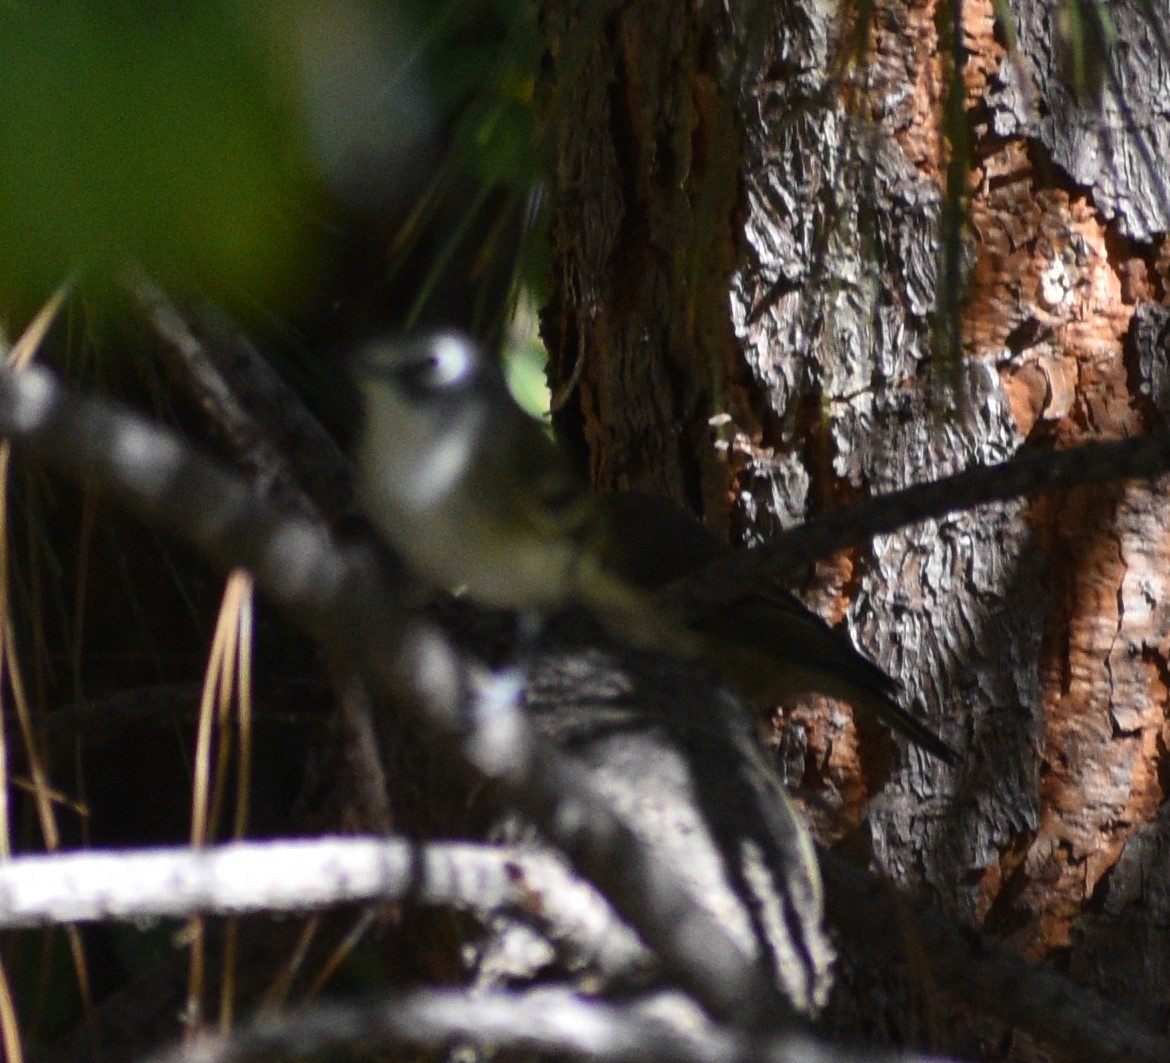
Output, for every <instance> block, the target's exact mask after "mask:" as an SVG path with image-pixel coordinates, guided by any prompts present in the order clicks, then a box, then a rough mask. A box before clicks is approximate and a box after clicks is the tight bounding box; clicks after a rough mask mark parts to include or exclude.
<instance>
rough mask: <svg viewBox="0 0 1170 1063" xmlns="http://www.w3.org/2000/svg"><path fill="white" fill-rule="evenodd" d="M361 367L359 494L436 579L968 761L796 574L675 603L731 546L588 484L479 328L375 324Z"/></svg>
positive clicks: (683, 518)
mask: <svg viewBox="0 0 1170 1063" xmlns="http://www.w3.org/2000/svg"><path fill="white" fill-rule="evenodd" d="M352 366H353V375H354V379H355V382H356V384H357V386H358V389H359V392H360V393H361V399H362V419H361V426H360V430H359V433H358V443H357V448H356V451H355V481H356V487H357V494H358V500H359V504H360V506H361V508H362V509H363V510H364V512H365V514H366V516H367V517H368V518H369V520H370V521H371V522H372V523H373V525H374V527H375V528H376V529H377V530H378V532H379V533H380V534H381V535H382V536H383V537H384V538H385V539H386V540H387V542H388V543H389V544H390V545H391V546H392V547H393V548H394V549H395V550H396V551H397V552H398V553H399V554H400V555H401V556H402V558H403V559H404V560H405V561H406V562H407V563H408V564H409V565H410V566H411V567H412V568H413V569H414V570H415V571H416V572H417V574H418V575H419V576H421V577H422V578H423V579H424V580H425V581H427V582H429V583H431V584H434V585H436V586H439V587H443V588H446V589H448V590H456V589H462V590H464V591H465V592H466V593H467V594H468V595H469V596H470V597H472V598H473V599H476V600H478V601H480V602H481V603H482V604H484V605H489V606H495V607H502V608H506V609H512V610H516V611H518V612H520V613H522V614H525V615H528V616H532V615H539V616H547V615H551V614H553V613H556V612H558V611H562V610H564V609H566V608H569V607H573V606H579V607H582V608H584V609H585V610H586V611H587V612H589V613H590V614H592V615H593V616H594V617H595V618H596V619H597V620H598V621H599V622H600V623H601V624H602V626H603V627H605V628H606V629H607V630H609V631H610V633H611V634H613V635H615V636H616V637H618V638H620V639H625V640H627V641H630V642H632V643H633V644H635V645H638V646H640V647H642V648H649V649H655V650H668V651H671V652H677V653H679V654H682V655H686V656H694V655H696V654H704V655H706V656H707V657H709V658H710V659H711V660H712V661H713V663H715V665H716V666H717V667H721V668H722V670H723V672H724V674H725V675H726V677H727V678H728V679H729V680H730V681H731V682H732V683H733V685H735V686H736V687H737V688H738V689H740V691H741V692H742V693H744V694H746V695H747V696H748V697H749V698H751V699H753V700H757V701H766V702H769V703H777V702H783V701H789V700H791V699H792V698H793V697H795V696H798V695H801V694H807V693H823V694H828V695H830V696H834V697H838V698H840V699H841V700H843V701H846V702H847V703H849V704H851V705H853V706H855V707H857V708H860V709H863V710H867V711H870V712H872V713H873V714H874V715H876V716H877V717H878V718H879V719H881V720H883V721H884V722H885V723H886V724H887V725H889V726H890V727H892V728H894V729H895V730H897V731H899V732H901V733H902V734H904V735H905V736H906V737H907V738H909V739H910V740H911V741H912V742H914V743H915V744H916V745H918V746H920V747H921V748H922V749H924V750H925V751H926V752H928V753H930V754H931V755H932V756H934V757H937V758H938V759H939V760H942V761H944V762H945V763H947V764H954V763H955V762H956V760H957V757H956V754H955V752H954V750H952V749H951V748H950V747H949V746H948V745H947V744H946V743H944V742H943V741H942V740H941V739H940V738H939V737H938V736H937V735H935V734H934V733H933V732H932V731H931V730H930V729H929V728H928V727H927V726H926V725H925V724H923V723H921V722H920V721H918V720H917V719H916V718H914V717H912V716H910V715H909V714H908V713H907V712H906V711H905V710H904V709H903V708H902V707H901V705H900V704H899V703H898V701H897V695H898V690H899V688H898V684H897V683H896V682H895V680H893V679H892V678H891V677H890V676H888V675H887V674H886V673H885V672H884V671H883V670H882V669H881V668H880V667H878V665H876V664H874V663H873V662H872V661H870V660H869V659H868V658H866V657H864V656H863V655H862V654H860V653H858V651H857V650H856V649H854V647H853V646H852V645H851V644H850V643H849V642H848V640H846V639H845V638H844V637H842V636H841V635H840V634H839V633H838V632H836V631H834V630H833V629H832V628H831V627H829V625H828V624H826V623H825V622H824V621H823V620H821V619H820V617H818V616H816V614H814V613H812V612H811V611H810V610H808V609H807V608H805V606H804V605H803V604H802V603H801V602H800V601H799V599H797V598H796V597H795V596H794V595H792V594H790V593H789V592H788V591H786V590H785V589H783V588H781V587H778V586H772V585H765V586H761V587H760V588H758V589H756V590H754V591H753V592H752V593H751V594H748V595H746V596H743V597H741V598H740V599H738V600H736V601H735V602H734V603H732V604H730V605H726V606H721V607H720V608H717V609H711V610H709V611H707V612H705V613H702V614H700V615H697V616H695V615H690V616H687V617H685V618H679V617H676V616H674V615H672V614H671V613H670V612H669V610H668V609H666V608H665V607H662V606H660V605H659V604H658V602H657V600H656V595H657V593H658V592H659V591H661V590H663V589H664V588H665V587H667V586H668V585H669V584H671V583H672V582H673V581H675V580H679V579H683V578H686V577H688V576H690V575H691V574H693V573H695V572H697V571H699V570H701V569H702V568H704V567H705V566H706V565H708V564H711V563H712V562H714V561H717V560H718V559H719V558H721V557H723V556H724V555H725V554H726V553H727V552H728V551H729V550H731V549H732V547H731V546H730V545H729V544H727V543H724V542H723V541H722V540H720V539H719V538H718V537H717V536H716V535H715V534H714V533H712V532H711V531H709V530H708V529H707V528H706V527H704V526H703V525H702V524H701V523H699V522H698V521H697V520H696V519H695V518H693V517H692V516H691V515H690V514H689V513H687V512H685V511H683V510H681V509H680V508H679V507H677V506H676V505H674V503H672V502H669V501H668V500H664V499H659V498H656V497H654V496H650V495H642V494H634V493H624V494H623V493H611V494H607V495H601V496H591V495H590V494H589V492H588V491H587V490H586V488H585V486H584V483H583V481H582V480H581V479H580V478H579V477H578V476H576V475H575V473H574V471H573V469H572V466H571V464H570V462H569V461H568V459H567V456H566V455H565V454H564V453H563V451H562V450H561V449H560V448H559V447H558V446H557V445H556V443H555V442H554V441H553V439H552V438H551V436H550V435H549V434H548V432H547V431H546V430H545V428H544V427H543V426H542V425H541V424H540V423H539V422H538V421H536V420H534V419H533V418H532V417H530V416H529V415H528V414H527V413H526V412H525V411H524V410H523V409H522V408H521V407H520V406H519V405H518V404H517V403H516V402H515V400H514V399H513V398H512V396H511V394H510V392H509V391H508V388H507V384H506V383H505V380H504V376H503V373H502V371H501V369H500V366H499V365H498V363H496V362H495V361H493V360H491V359H489V358H487V357H485V356H484V355H483V353H482V352H481V351H480V350H479V349H478V348H477V346H476V345H475V344H474V343H473V342H472V341H471V340H470V339H468V338H467V337H465V336H463V335H461V334H459V333H456V332H451V331H439V332H432V333H426V334H420V335H416V336H411V337H406V338H402V339H377V340H373V341H370V342H368V343H366V344H365V345H363V346H362V347H361V349H360V350H359V352H358V354H357V356H356V357H355V358H354V359H353V363H352Z"/></svg>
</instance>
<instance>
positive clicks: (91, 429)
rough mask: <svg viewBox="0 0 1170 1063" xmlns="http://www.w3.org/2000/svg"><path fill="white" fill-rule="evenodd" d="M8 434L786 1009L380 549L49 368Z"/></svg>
mask: <svg viewBox="0 0 1170 1063" xmlns="http://www.w3.org/2000/svg"><path fill="white" fill-rule="evenodd" d="M0 433H3V434H5V435H8V436H11V437H12V438H13V439H14V440H15V441H17V442H18V443H19V444H20V445H21V446H22V447H23V448H25V449H27V450H28V451H29V452H30V453H31V454H33V455H35V456H36V457H38V458H40V459H41V460H43V461H45V462H46V463H48V464H50V465H51V466H52V467H53V468H54V469H56V470H57V471H58V472H61V473H63V474H64V475H66V476H68V477H70V478H72V479H74V480H77V481H80V482H83V483H87V484H89V485H92V486H94V487H99V488H102V489H104V490H107V491H109V492H111V493H113V494H115V495H117V496H119V497H121V498H122V499H123V500H125V501H126V502H127V503H129V504H130V505H132V506H133V507H134V508H135V509H136V510H137V511H138V512H139V513H141V514H143V515H145V516H147V517H149V518H151V519H154V520H156V521H159V522H160V523H162V524H165V525H166V526H168V527H170V528H171V529H172V530H173V531H174V532H175V533H176V534H177V535H179V536H180V537H182V538H183V539H184V540H185V541H186V542H187V543H189V544H190V545H191V546H193V547H195V548H196V549H198V550H199V551H200V552H202V553H203V554H204V555H205V556H206V557H208V558H210V559H211V560H213V561H214V562H216V563H218V564H220V565H222V566H224V567H231V566H235V565H240V566H244V567H247V568H249V569H251V570H252V572H253V573H254V575H255V577H256V581H257V585H258V587H259V588H260V589H261V590H262V591H263V592H264V593H266V594H267V595H268V597H270V598H271V599H273V600H274V601H275V602H276V603H277V604H278V605H279V606H281V607H282V608H283V609H284V610H285V611H286V613H287V614H288V615H289V616H290V617H291V618H293V619H294V620H295V621H296V622H297V623H299V624H300V625H301V626H302V627H303V628H304V629H305V630H306V631H308V632H309V633H310V634H311V635H313V636H315V637H316V638H317V639H318V640H319V641H320V642H321V644H322V645H323V646H325V647H326V648H328V649H329V650H330V651H332V652H333V653H334V654H335V655H336V656H337V658H339V659H340V660H342V661H345V662H349V663H351V664H352V665H353V667H354V668H355V670H357V671H359V672H361V673H362V674H363V675H364V676H365V677H366V679H367V681H368V682H369V683H370V686H371V688H372V689H373V690H374V691H375V693H377V694H378V695H379V696H381V697H384V698H386V699H387V700H388V701H391V702H393V703H396V704H398V705H400V706H402V707H403V708H405V709H407V710H408V711H412V712H414V713H416V714H418V715H419V716H420V717H421V719H422V720H423V721H424V722H425V723H426V725H427V726H429V727H430V728H431V730H432V732H433V733H435V734H437V735H438V736H440V737H441V738H443V739H445V740H446V742H447V744H448V746H449V748H450V749H451V751H452V754H453V755H457V756H459V757H461V758H462V759H463V761H464V762H465V763H466V764H468V765H469V766H471V767H472V768H473V769H474V770H475V771H476V772H478V773H479V774H480V775H481V776H483V777H485V778H488V779H491V780H493V781H495V782H496V783H498V784H499V785H500V787H501V789H502V791H503V792H504V794H505V795H506V796H507V797H508V798H509V799H510V801H511V803H512V804H513V805H514V806H515V807H516V808H517V809H518V810H519V811H520V812H521V813H523V814H524V815H525V816H527V817H528V818H529V819H530V820H531V821H532V822H533V823H535V824H537V826H539V827H540V829H541V830H542V832H543V833H544V834H545V836H546V837H547V838H549V839H550V840H551V841H552V842H553V843H554V844H556V845H558V846H559V847H560V848H561V849H562V850H563V851H564V852H565V854H566V855H567V856H568V857H569V859H570V861H571V862H572V863H573V864H574V865H575V866H576V867H577V869H578V870H579V871H580V872H581V873H582V874H583V875H584V876H585V877H586V878H588V879H589V880H590V881H592V882H595V883H596V884H597V885H598V886H599V887H600V888H601V890H602V892H603V893H605V895H606V896H607V897H608V898H609V899H610V901H611V902H612V903H613V905H614V907H615V909H617V911H618V912H619V913H620V914H621V915H622V916H624V917H625V918H626V919H627V920H628V921H629V923H630V924H631V925H632V926H633V927H634V928H635V929H636V930H637V931H638V932H639V933H640V934H641V935H642V937H643V938H644V940H645V941H646V942H647V943H648V944H649V945H650V946H651V948H653V949H654V950H655V952H657V954H658V955H659V956H660V958H661V959H662V961H663V965H664V967H665V968H666V969H667V971H668V972H669V973H670V974H671V975H672V976H673V977H674V978H675V979H676V980H677V981H678V982H679V984H681V985H683V986H686V987H687V988H689V989H690V990H691V991H692V992H694V993H695V995H696V997H697V998H698V999H699V1000H700V1001H702V1002H703V1004H704V1005H705V1006H706V1007H707V1008H708V1009H709V1010H710V1011H711V1012H712V1013H713V1014H715V1015H717V1016H722V1017H728V1016H740V1017H745V1018H751V1019H752V1020H753V1021H771V1022H776V1021H781V1020H782V1017H784V1016H788V1015H790V1014H791V1009H790V1008H789V1007H788V1005H787V1003H786V1002H785V1000H784V999H783V997H782V996H781V995H780V993H779V991H778V990H777V988H776V986H775V984H774V983H773V982H772V980H771V978H770V977H769V976H768V975H767V974H766V973H765V972H764V971H763V970H762V969H761V968H759V967H758V966H755V965H752V964H750V963H749V962H748V960H747V959H746V957H745V956H744V954H743V953H742V952H741V951H740V949H739V948H738V947H737V946H736V945H735V943H734V942H733V941H732V940H731V938H730V937H729V935H728V934H727V932H726V931H725V930H724V929H723V927H722V926H720V924H719V923H718V921H717V920H716V918H715V917H714V916H713V915H712V914H710V913H709V912H707V911H706V910H705V909H703V908H702V907H701V906H699V905H698V904H697V903H696V902H695V901H694V900H693V899H692V898H691V896H690V895H689V894H688V893H687V892H686V891H685V890H684V889H683V888H682V887H681V886H680V885H679V883H678V881H677V879H676V876H675V874H674V871H673V869H672V868H671V867H669V866H667V864H666V862H665V861H664V860H662V859H661V858H659V857H656V856H655V855H654V854H653V853H652V852H651V851H650V850H649V849H648V848H647V847H646V846H645V845H643V844H642V843H641V842H640V841H639V840H638V838H637V837H636V836H635V835H634V834H633V832H632V831H631V830H630V829H629V828H628V827H626V826H625V825H624V824H623V823H622V821H621V820H620V819H619V818H618V817H617V816H616V815H615V814H614V813H613V812H612V811H611V809H610V807H609V806H608V804H607V803H606V802H605V801H604V800H603V799H602V798H601V797H600V796H599V794H598V792H597V789H596V787H595V786H594V785H593V783H592V782H591V781H590V779H589V777H588V773H587V770H586V769H585V768H584V767H582V766H580V765H577V764H574V763H573V762H571V761H570V760H569V759H568V758H567V757H565V756H564V755H563V754H561V753H560V752H559V751H558V750H556V749H555V747H553V746H552V745H551V744H550V743H548V742H546V741H543V740H541V739H539V738H538V737H537V736H536V735H535V734H534V732H533V731H532V729H531V727H530V726H529V724H528V723H527V721H526V720H525V718H524V716H523V714H522V712H521V711H520V710H519V709H518V708H517V706H516V704H515V702H514V700H512V701H504V700H499V699H497V701H496V702H495V703H494V704H493V705H492V706H491V708H490V711H488V710H485V708H484V706H479V707H474V706H473V707H469V706H468V705H467V704H466V701H465V697H464V691H465V689H466V683H465V676H464V669H463V662H462V660H461V658H460V657H459V655H458V654H457V653H456V652H455V651H454V650H453V649H452V648H451V646H450V645H449V644H448V642H447V641H446V639H445V637H444V636H443V635H442V634H441V633H440V632H439V631H438V630H436V629H435V628H433V627H431V626H429V625H426V624H424V623H420V622H410V623H407V622H406V621H405V619H404V617H405V610H403V609H401V608H395V602H394V595H393V593H392V591H393V588H391V587H388V586H387V585H386V583H385V582H384V578H383V575H382V571H381V570H380V569H379V567H378V565H377V563H376V561H375V559H374V557H373V556H372V552H371V551H369V550H366V549H362V548H360V547H357V546H353V547H349V548H347V549H344V550H343V549H341V548H339V547H338V546H337V545H336V544H335V543H334V542H333V541H332V540H331V538H330V536H329V535H328V534H327V532H326V531H325V530H324V529H323V528H322V526H321V525H320V524H318V523H315V522H313V521H310V520H308V519H305V518H289V517H285V516H283V515H281V514H278V513H276V512H274V511H273V509H272V508H271V506H269V505H266V504H265V503H264V502H263V501H262V500H261V499H260V498H259V497H258V496H257V495H256V494H255V492H253V491H252V490H250V489H249V488H248V486H247V485H246V484H245V483H244V482H243V481H241V480H240V479H239V478H238V477H235V476H232V475H230V474H228V473H226V472H225V471H223V470H222V469H221V468H220V467H219V466H217V465H215V464H213V463H212V462H210V461H208V460H207V459H206V458H204V457H202V456H201V455H199V454H197V453H195V452H194V451H193V450H192V449H191V448H190V447H188V446H186V445H185V444H184V443H183V442H182V441H181V440H180V439H179V438H178V437H177V436H175V435H174V434H173V433H171V432H168V431H166V430H164V429H162V428H159V427H156V426H153V425H151V424H149V423H147V422H145V421H143V420H142V419H141V418H138V417H136V416H134V415H132V414H130V413H129V412H127V411H124V410H121V409H119V408H116V407H114V406H112V405H110V404H107V403H103V402H98V401H96V400H92V399H90V400H86V399H82V398H79V397H77V396H75V395H71V394H69V393H68V392H66V391H65V390H64V389H62V388H61V387H59V385H58V384H57V383H56V382H55V381H54V379H53V377H52V375H51V374H49V373H47V372H45V371H43V370H39V369H30V370H27V371H25V372H23V373H21V374H19V375H17V374H13V373H12V372H11V371H8V370H5V371H3V372H0Z"/></svg>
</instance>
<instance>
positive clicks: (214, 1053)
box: [153, 989, 937, 1063]
mask: <svg viewBox="0 0 1170 1063" xmlns="http://www.w3.org/2000/svg"><path fill="white" fill-rule="evenodd" d="M679 1003H680V1002H679V1001H678V998H677V996H675V997H669V996H666V995H660V996H657V997H653V998H649V999H648V1000H646V1001H643V1002H639V1003H635V1004H633V1005H626V1006H621V1005H615V1004H605V1003H600V1002H598V1001H594V1000H587V999H584V998H582V997H579V996H576V995H574V994H573V993H571V992H568V991H565V990H542V991H536V992H529V993H513V992H492V993H474V994H472V993H467V992H459V991H456V990H438V989H430V990H428V989H417V990H413V991H408V992H399V993H390V994H386V995H384V996H381V997H378V998H375V999H372V1000H369V1001H366V1002H365V1003H357V1004H324V1005H316V1006H313V1007H308V1008H305V1009H303V1010H302V1011H300V1012H298V1013H297V1014H295V1015H289V1016H285V1017H281V1018H270V1019H267V1020H264V1021H261V1022H257V1023H255V1024H253V1025H252V1026H251V1027H249V1028H245V1029H242V1030H239V1031H237V1032H236V1033H234V1034H232V1035H231V1036H229V1037H224V1038H209V1039H206V1040H202V1041H198V1042H196V1043H195V1044H192V1045H190V1046H185V1047H183V1048H179V1049H176V1050H174V1051H172V1052H168V1053H166V1054H164V1055H160V1056H156V1057H155V1058H154V1060H153V1063H246V1061H248V1060H254V1059H255V1060H259V1059H272V1058H282V1059H283V1058H287V1057H292V1058H302V1057H304V1056H309V1055H312V1054H314V1053H320V1054H332V1053H341V1054H344V1053H345V1052H346V1050H347V1049H349V1050H360V1051H361V1053H362V1054H363V1055H365V1054H369V1053H370V1052H377V1051H385V1050H387V1049H389V1048H392V1047H395V1046H399V1045H421V1046H425V1047H429V1048H434V1049H443V1048H450V1047H451V1046H452V1044H453V1043H455V1044H457V1043H459V1042H472V1043H476V1044H483V1045H492V1046H495V1047H498V1048H506V1049H509V1050H512V1051H528V1052H545V1053H555V1054H556V1055H557V1056H558V1057H559V1056H561V1055H565V1054H568V1055H572V1056H575V1057H580V1058H583V1059H588V1060H590V1063H625V1061H630V1063H642V1061H651V1063H653V1061H663V1063H927V1059H928V1057H926V1056H922V1055H915V1054H896V1053H891V1052H881V1051H875V1050H874V1049H871V1048H866V1049H864V1050H859V1051H856V1052H854V1051H849V1050H846V1049H842V1048H837V1047H834V1046H829V1045H824V1044H821V1043H818V1042H816V1041H813V1040H812V1039H811V1038H808V1037H801V1036H783V1037H762V1036H759V1037H757V1036H752V1035H750V1034H745V1033H744V1032H742V1031H741V1032H734V1031H729V1030H726V1029H721V1028H718V1027H714V1026H712V1025H711V1024H709V1023H707V1022H705V1021H703V1019H702V1018H701V1017H700V1016H698V1015H696V1014H695V1012H694V1009H693V1008H686V1007H682V1008H680V1007H679V1006H677V1005H678V1004H679ZM935 1058H937V1057H935Z"/></svg>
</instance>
